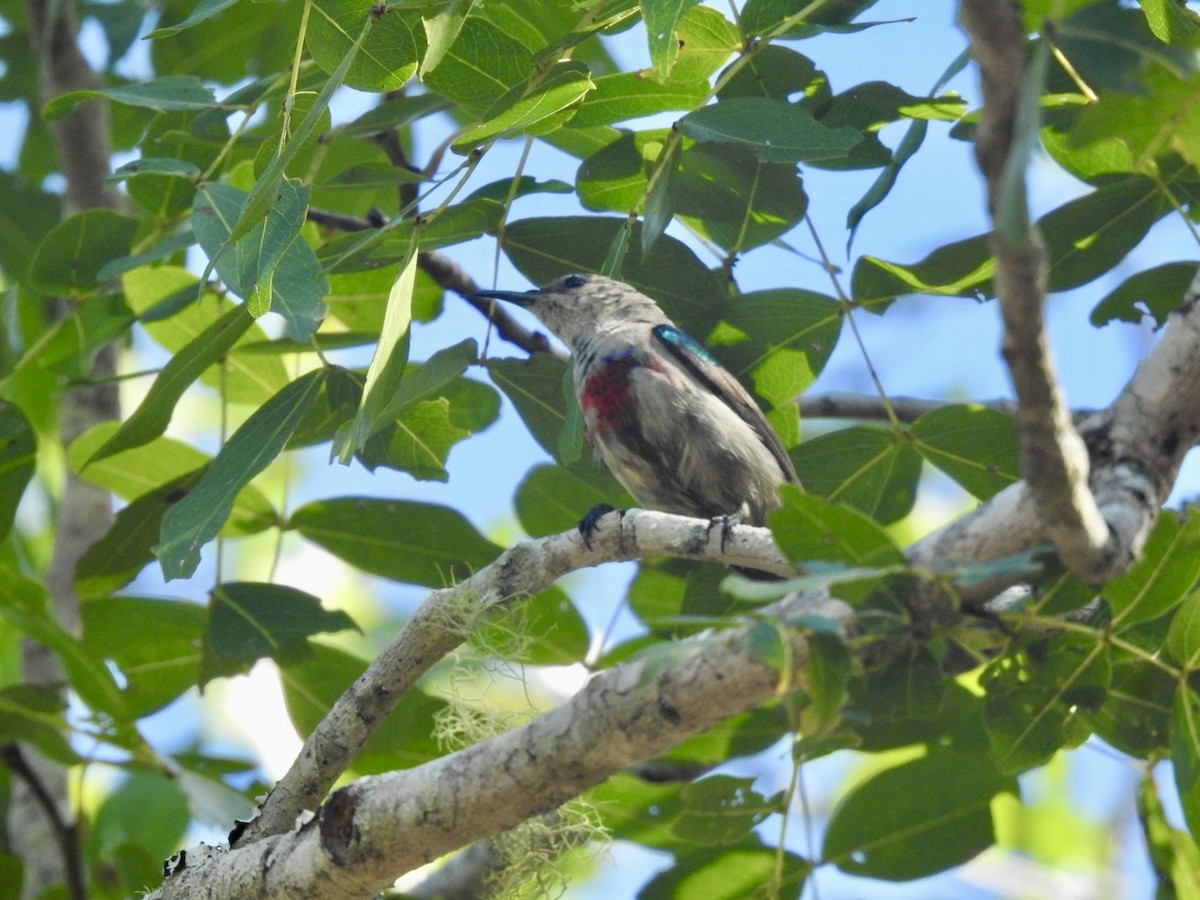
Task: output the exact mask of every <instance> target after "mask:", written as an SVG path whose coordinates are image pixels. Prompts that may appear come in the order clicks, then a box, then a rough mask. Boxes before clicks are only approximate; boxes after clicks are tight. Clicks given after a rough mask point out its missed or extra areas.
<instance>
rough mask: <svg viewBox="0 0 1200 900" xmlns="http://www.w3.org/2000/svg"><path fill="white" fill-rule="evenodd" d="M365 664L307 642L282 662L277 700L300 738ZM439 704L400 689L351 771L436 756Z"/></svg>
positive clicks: (438, 750)
mask: <svg viewBox="0 0 1200 900" xmlns="http://www.w3.org/2000/svg"><path fill="white" fill-rule="evenodd" d="M366 667H367V662H366V660H362V659H359V658H357V657H355V656H351V655H350V654H348V653H346V652H345V651H342V650H335V649H334V648H332V647H326V646H323V645H321V644H313V645H312V647H311V648H310V651H309V653H307V654H306V655H305V657H304V659H302V660H299V661H296V662H288V663H285V664H284V666H283V667H282V670H281V680H282V681H283V698H284V702H285V703H286V704H287V710H288V714H289V715H290V716H291V719H292V722H293V723H294V724H295V726H296V730H297V732H299V733H300V735H301V736H302V737H303V736H307V735H308V734H311V733H312V730H313V729H314V728H316V726H317V723H318V722H320V721H321V719H322V718H324V716H325V714H326V713H328V712H329V709H330V707H331V706H333V704H334V702H335V701H336V700H337V699H338V698H339V697H341V695H342V694H343V693H345V691H346V690H347V689H348V688H349V687H350V685H351V684H353V683H354V681H355V680H356V679H357V678H358V677H359V676H360V675H362V673H363V670H364V669H366ZM445 708H446V703H445V701H444V700H440V699H437V698H435V697H432V696H430V695H428V694H426V693H425V692H424V691H421V690H418V689H410V690H408V691H406V692H405V694H404V697H403V698H402V699H401V700H400V702H399V703H398V704H397V705H396V708H395V709H394V710H392V712H391V713H390V714H389V715H388V717H387V718H386V719H384V720H383V722H381V723H378V727H377V728H376V729H375V731H374V733H373V734H372V735H371V738H370V740H368V741H367V744H366V746H365V747H364V748H363V749H362V751H361V752H360V753H359V754H358V756H357V757H355V759H354V763H353V765H354V771H355V772H356V773H358V774H370V773H377V772H388V771H392V770H394V769H397V768H403V767H408V766H416V765H420V764H421V763H423V762H428V761H429V760H431V759H436V758H438V757H439V756H442V755H443V753H444V750H443V749H442V748H441V747H439V746H438V741H437V738H436V734H437V727H436V725H435V717H436V716H437V715H438V714H439V713H441V712H442V711H443V710H444V709H445Z"/></svg>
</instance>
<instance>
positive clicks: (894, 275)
mask: <svg viewBox="0 0 1200 900" xmlns="http://www.w3.org/2000/svg"><path fill="white" fill-rule="evenodd" d="M995 271H996V263H995V260H993V259H992V255H991V252H990V251H989V250H988V246H987V240H986V238H984V237H983V236H982V235H978V236H976V237H971V238H966V239H965V240H961V241H954V242H952V243H949V244H945V245H943V246H941V247H939V248H938V249H936V250H934V251H933V252H932V253H930V254H929V255H928V256H926V257H925V258H924V259H922V260H921V261H920V262H916V263H913V264H912V265H908V266H905V265H901V264H899V263H891V262H887V261H886V260H882V259H878V258H876V257H874V256H860V257H859V258H858V262H856V263H855V264H854V272H853V274H852V275H851V276H850V291H851V294H852V296H853V297H854V299H855V300H856V301H858V302H859V303H861V304H863V305H864V306H866V307H868V308H869V309H872V310H876V309H882V308H884V307H886V306H887V304H889V303H891V301H893V300H895V299H896V298H897V297H903V296H905V295H907V294H947V295H950V296H957V297H979V296H982V295H986V294H990V292H991V279H992V275H993V274H994V273H995ZM881 301H882V302H881Z"/></svg>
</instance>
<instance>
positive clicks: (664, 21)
mask: <svg viewBox="0 0 1200 900" xmlns="http://www.w3.org/2000/svg"><path fill="white" fill-rule="evenodd" d="M698 2H699V0H641V7H642V20H643V21H644V22H645V23H646V37H647V38H648V39H649V42H650V60H651V62H652V63H653V65H654V76H655V77H656V78H658V79H659V80H660V81H661V80H663V79H665V78H666V77H667V76H668V75H669V74H670V73H671V69H672V67H673V66H674V65H675V60H676V59H677V58H678V56H679V41H678V40H677V39H676V37H675V29H676V27H678V25H679V21H680V19H681V18H682V16H683V14H684V13H685V12H686V11H687V9H688V8H689V7H692V6H695V5H696V4H697V3H698Z"/></svg>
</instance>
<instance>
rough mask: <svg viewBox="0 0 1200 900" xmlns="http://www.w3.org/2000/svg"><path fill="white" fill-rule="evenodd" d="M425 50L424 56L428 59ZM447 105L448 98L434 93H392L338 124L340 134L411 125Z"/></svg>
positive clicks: (378, 131)
mask: <svg viewBox="0 0 1200 900" xmlns="http://www.w3.org/2000/svg"><path fill="white" fill-rule="evenodd" d="M428 58H429V57H428V54H426V60H428ZM449 106H450V101H449V100H447V99H446V98H445V97H439V96H438V95H437V94H414V95H413V96H410V97H392V98H389V99H387V100H384V101H383V102H382V103H380V104H379V105H378V106H376V107H373V108H371V109H369V110H367V111H366V112H365V113H363V114H362V115H361V116H359V117H358V118H357V119H355V120H354V121H352V122H349V123H348V124H346V125H341V126H339V127H338V129H337V131H338V134H340V135H341V136H342V137H372V136H373V135H376V134H382V133H384V132H387V131H393V130H397V129H400V128H404V127H405V126H407V125H411V124H412V123H413V122H415V121H417V120H418V119H422V118H424V117H425V116H428V115H432V114H433V113H436V112H441V111H442V110H444V109H446V108H448V107H449Z"/></svg>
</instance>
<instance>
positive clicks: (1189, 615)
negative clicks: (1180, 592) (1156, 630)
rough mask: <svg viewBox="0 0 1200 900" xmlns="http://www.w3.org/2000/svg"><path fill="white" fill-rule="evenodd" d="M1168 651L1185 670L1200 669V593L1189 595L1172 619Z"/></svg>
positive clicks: (1168, 634)
mask: <svg viewBox="0 0 1200 900" xmlns="http://www.w3.org/2000/svg"><path fill="white" fill-rule="evenodd" d="M1167 650H1169V651H1170V653H1171V655H1172V656H1173V657H1175V659H1176V660H1177V661H1178V662H1179V664H1180V665H1181V666H1183V667H1184V668H1185V669H1187V670H1189V671H1191V670H1195V669H1200V592H1193V593H1191V594H1189V595H1188V597H1187V599H1186V600H1184V601H1183V603H1181V604H1180V605H1179V608H1178V609H1177V610H1175V615H1174V616H1172V617H1171V627H1170V629H1168V631H1167Z"/></svg>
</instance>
